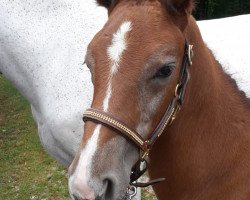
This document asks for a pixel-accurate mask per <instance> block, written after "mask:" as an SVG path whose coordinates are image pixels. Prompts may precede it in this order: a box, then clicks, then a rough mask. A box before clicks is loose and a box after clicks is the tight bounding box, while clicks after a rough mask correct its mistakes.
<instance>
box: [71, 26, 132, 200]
mask: <svg viewBox="0 0 250 200" xmlns="http://www.w3.org/2000/svg"><path fill="white" fill-rule="evenodd" d="M130 30H131V22H128V21H126V22H123V23H122V24H121V26H120V27H119V29H118V30H117V32H116V33H114V34H113V38H112V43H111V45H110V46H109V47H108V49H107V55H108V58H109V59H110V61H111V66H110V74H109V78H108V87H107V91H106V95H105V97H104V99H103V104H102V107H103V110H104V111H105V112H107V111H108V108H109V101H110V98H111V96H112V78H113V76H114V75H115V73H116V72H117V71H118V68H119V63H120V59H121V56H122V53H123V52H124V50H125V49H126V47H127V45H126V34H127V32H129V31H130ZM100 129H101V125H97V126H96V128H95V130H94V133H93V135H92V137H91V138H90V140H89V141H88V143H87V144H86V147H85V148H84V149H83V150H82V152H81V154H80V158H79V161H78V165H77V167H76V170H75V172H74V174H73V175H72V176H71V177H70V190H71V192H74V191H72V189H73V188H72V187H71V185H72V184H73V183H74V184H75V185H74V186H75V187H74V188H78V187H77V185H78V184H80V185H81V187H82V190H83V191H91V190H90V188H89V187H88V181H89V179H90V175H91V171H92V166H91V165H92V159H93V156H94V154H95V152H96V149H97V144H98V138H99V135H100ZM79 187H80V186H79ZM77 192H80V191H77ZM87 193H88V192H87ZM85 195H87V196H88V195H89V194H85ZM85 197H86V196H85Z"/></svg>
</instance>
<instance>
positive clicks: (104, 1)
mask: <svg viewBox="0 0 250 200" xmlns="http://www.w3.org/2000/svg"><path fill="white" fill-rule="evenodd" d="M96 1H97V3H98V4H99V5H100V6H104V7H105V8H107V9H109V8H110V7H111V6H112V5H113V4H114V0H96Z"/></svg>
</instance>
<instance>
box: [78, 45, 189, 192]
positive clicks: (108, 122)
mask: <svg viewBox="0 0 250 200" xmlns="http://www.w3.org/2000/svg"><path fill="white" fill-rule="evenodd" d="M192 48H193V45H188V44H187V43H185V53H184V57H183V61H182V67H181V70H180V74H179V79H178V84H177V85H176V87H175V93H174V97H173V98H172V100H171V102H170V104H169V106H168V108H167V110H166V111H165V113H164V115H163V117H162V119H161V121H160V122H159V124H158V125H157V127H156V128H155V129H154V131H153V133H152V134H151V135H150V136H149V137H148V138H147V139H146V140H145V139H143V138H142V137H141V135H140V134H139V133H137V132H136V131H134V130H132V129H130V128H128V126H127V125H126V124H124V123H122V122H121V121H119V120H118V119H116V118H115V117H113V116H112V115H110V114H109V113H105V112H102V111H100V110H96V109H93V108H90V109H87V110H86V111H85V112H84V114H83V121H84V122H86V121H93V122H95V123H99V124H102V125H104V126H106V127H108V128H110V129H112V130H114V131H116V132H118V133H120V134H121V135H123V136H124V137H126V138H128V139H129V140H130V141H132V142H133V143H134V144H135V145H136V146H137V147H138V148H139V149H140V150H141V152H142V154H140V158H139V160H138V161H137V162H136V163H135V165H134V166H133V167H132V169H131V175H130V186H134V187H147V186H149V185H152V184H155V183H158V182H161V181H163V180H165V178H160V179H155V180H152V181H150V182H148V183H138V182H136V181H137V180H138V179H139V178H140V177H141V176H142V175H143V174H144V172H145V171H146V170H147V161H146V157H147V156H148V154H149V151H150V149H151V148H152V146H153V144H154V143H155V142H156V140H157V139H158V138H159V137H160V136H161V134H162V133H163V131H164V129H165V128H166V126H167V125H170V124H171V123H172V122H173V120H174V119H175V117H176V114H177V113H178V111H179V110H180V108H181V106H182V104H183V101H184V96H185V91H186V86H187V83H188V80H189V77H190V76H189V72H188V69H187V66H188V65H189V66H191V65H192V60H191V59H192V56H193V50H192ZM142 164H145V165H144V167H143V169H141V167H142Z"/></svg>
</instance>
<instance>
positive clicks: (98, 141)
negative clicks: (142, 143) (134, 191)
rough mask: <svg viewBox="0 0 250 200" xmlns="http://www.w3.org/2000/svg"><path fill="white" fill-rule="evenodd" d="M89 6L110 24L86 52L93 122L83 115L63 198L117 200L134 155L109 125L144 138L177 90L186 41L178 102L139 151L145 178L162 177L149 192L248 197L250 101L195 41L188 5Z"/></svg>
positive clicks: (180, 0) (164, 1)
mask: <svg viewBox="0 0 250 200" xmlns="http://www.w3.org/2000/svg"><path fill="white" fill-rule="evenodd" d="M98 2H99V3H100V4H101V5H103V6H105V7H106V8H107V9H108V13H109V20H108V22H107V23H106V24H105V26H104V27H103V29H102V30H101V31H100V32H98V33H97V34H96V36H95V37H94V38H93V40H92V41H91V43H90V44H89V46H88V51H87V52H88V53H87V56H86V63H87V66H88V67H89V69H90V71H91V74H92V81H93V84H94V97H93V102H92V105H91V107H92V109H95V110H97V111H98V112H97V113H101V114H99V115H94V114H95V113H94V114H93V115H92V116H93V117H92V119H94V120H89V119H86V116H87V114H85V120H87V122H86V123H85V127H84V136H83V141H82V145H81V148H80V151H79V153H78V154H77V156H76V157H75V159H74V161H73V163H72V165H71V167H70V170H69V175H70V178H69V190H70V193H71V197H72V198H73V199H77V200H79V199H80V200H82V199H91V200H92V199H110V200H118V199H124V198H125V197H126V189H127V188H128V186H129V184H132V185H133V184H134V183H133V182H132V183H131V177H130V173H131V169H132V167H133V166H134V164H135V163H136V161H137V160H138V157H139V152H138V146H137V145H135V144H136V143H135V142H134V141H133V140H131V137H127V136H126V135H124V133H123V134H121V133H122V131H120V132H119V129H118V128H121V127H122V126H120V125H121V124H120V125H119V122H118V123H117V120H118V121H120V122H122V123H123V125H124V126H123V130H125V132H126V130H129V129H130V130H134V131H136V132H137V133H138V134H140V136H141V137H143V138H145V139H146V138H149V137H150V135H151V134H152V132H153V131H154V129H155V127H156V126H157V124H158V123H159V122H160V120H161V119H162V117H163V114H164V113H165V111H166V109H167V108H168V106H169V104H170V102H172V101H171V100H172V99H173V97H176V96H178V95H180V93H179V91H180V90H182V89H181V88H182V87H184V85H180V84H177V83H182V82H180V80H178V77H183V76H180V74H182V72H183V71H181V69H183V63H185V62H184V55H186V45H185V43H187V44H191V45H193V51H194V55H193V56H192V62H191V61H190V62H189V63H190V65H191V63H192V66H189V67H188V70H189V73H190V80H189V83H188V85H187V88H186V95H185V98H184V100H185V101H184V104H183V105H182V104H181V103H179V105H178V106H179V107H181V110H180V111H179V113H178V114H177V116H176V119H175V120H174V121H173V122H172V124H171V125H170V126H167V127H166V128H165V129H164V133H163V134H162V135H161V136H160V137H159V139H158V140H157V141H156V143H155V144H154V145H153V146H149V147H148V146H147V147H148V148H149V149H150V150H151V151H150V152H149V158H147V159H148V160H149V164H150V167H149V175H150V177H151V178H152V179H155V178H159V177H165V178H166V180H165V181H164V182H161V183H159V184H156V185H154V190H155V193H156V195H157V197H158V199H162V200H166V199H173V200H177V199H182V200H183V199H187V200H191V199H199V200H206V199H207V200H209V199H232V200H233V199H245V200H247V199H249V198H250V181H249V180H250V99H249V98H248V97H247V96H246V95H245V93H243V92H241V91H240V90H239V88H238V87H237V85H236V83H235V81H234V80H233V79H232V78H231V77H230V76H229V75H228V74H226V73H225V72H224V71H223V69H222V67H221V65H220V64H219V63H218V62H217V61H216V59H215V57H214V55H213V54H212V52H211V51H210V50H209V49H208V48H207V46H206V44H205V43H204V41H203V39H202V37H201V34H200V31H199V28H198V26H197V24H196V21H195V20H194V18H193V17H192V16H191V14H190V13H191V12H192V9H193V5H194V3H193V1H191V0H161V1H160V0H152V1H151V0H142V1H136V0H131V1H125V0H117V1H110V0H99V1H98ZM228 42H229V43H230V42H231V41H230V40H229V41H228ZM239 53H240V51H239ZM190 57H191V56H189V58H190ZM187 77H188V76H187ZM89 115H90V114H89ZM108 116H111V118H109V119H108ZM105 117H106V118H105ZM112 118H115V119H117V120H113V121H112ZM107 119H108V120H109V121H110V123H116V124H118V125H115V126H110V125H109V124H110V123H109V124H107V123H105V120H107ZM110 119H111V120H110ZM118 126H119V127H118ZM111 127H112V128H111ZM115 127H118V128H115ZM124 127H125V128H124ZM126 128H127V129H126ZM127 132H129V131H127ZM147 144H148V143H146V145H147ZM145 156H147V154H145ZM141 159H142V158H141ZM133 172H134V171H133Z"/></svg>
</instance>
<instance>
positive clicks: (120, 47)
mask: <svg viewBox="0 0 250 200" xmlns="http://www.w3.org/2000/svg"><path fill="white" fill-rule="evenodd" d="M130 30H131V22H128V21H126V22H123V23H122V25H121V26H120V28H119V29H118V31H117V32H116V33H115V34H114V35H113V39H112V44H111V45H110V46H109V47H108V50H107V51H108V57H109V59H110V60H111V61H112V67H111V75H113V74H115V73H116V72H117V70H118V67H119V61H120V59H121V56H122V53H123V51H124V50H125V49H126V47H127V45H126V35H127V33H128V32H129V31H130Z"/></svg>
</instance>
